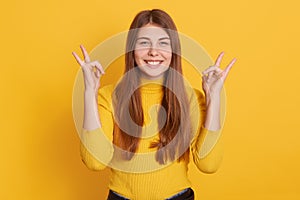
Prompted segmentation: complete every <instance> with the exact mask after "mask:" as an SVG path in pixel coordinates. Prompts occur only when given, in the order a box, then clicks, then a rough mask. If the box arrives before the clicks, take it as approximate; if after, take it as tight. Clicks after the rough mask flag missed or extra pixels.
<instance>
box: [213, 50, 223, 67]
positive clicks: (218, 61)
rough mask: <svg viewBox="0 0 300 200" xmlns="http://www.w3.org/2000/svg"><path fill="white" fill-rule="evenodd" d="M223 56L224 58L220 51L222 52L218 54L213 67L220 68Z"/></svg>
mask: <svg viewBox="0 0 300 200" xmlns="http://www.w3.org/2000/svg"><path fill="white" fill-rule="evenodd" d="M223 56H224V51H222V52H221V53H220V54H219V56H218V58H217V60H216V63H215V66H218V67H220V65H221V61H222V58H223Z"/></svg>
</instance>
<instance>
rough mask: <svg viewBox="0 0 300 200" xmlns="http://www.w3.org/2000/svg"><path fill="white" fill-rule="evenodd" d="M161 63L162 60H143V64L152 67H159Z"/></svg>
mask: <svg viewBox="0 0 300 200" xmlns="http://www.w3.org/2000/svg"><path fill="white" fill-rule="evenodd" d="M162 62H163V61H162V60H145V63H147V64H149V65H153V66H157V65H160V64H161V63H162Z"/></svg>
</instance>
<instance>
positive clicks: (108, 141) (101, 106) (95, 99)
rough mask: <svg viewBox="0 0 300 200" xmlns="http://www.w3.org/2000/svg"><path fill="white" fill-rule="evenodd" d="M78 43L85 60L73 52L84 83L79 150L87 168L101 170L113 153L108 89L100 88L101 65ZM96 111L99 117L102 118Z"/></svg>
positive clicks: (102, 71) (102, 72)
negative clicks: (82, 118)
mask: <svg viewBox="0 0 300 200" xmlns="http://www.w3.org/2000/svg"><path fill="white" fill-rule="evenodd" d="M80 47H81V50H82V53H83V55H84V61H82V60H81V59H80V57H79V56H78V55H77V54H76V53H75V52H73V55H74V57H75V59H76V61H77V62H78V64H80V66H81V68H82V71H83V75H84V85H85V90H84V120H83V130H82V132H81V133H80V140H81V143H80V153H81V157H82V160H83V162H84V163H85V164H86V166H87V167H88V168H89V169H92V170H101V169H104V168H105V167H106V165H107V164H108V163H109V162H110V160H111V158H112V155H113V146H112V132H113V119H112V112H111V109H110V105H111V104H110V101H109V97H110V96H109V94H110V93H109V91H107V89H100V90H99V87H100V75H101V74H104V70H103V68H102V66H101V65H100V63H99V62H98V61H93V62H91V61H90V58H89V55H88V53H87V51H86V50H85V48H84V47H83V46H80ZM94 70H96V71H94ZM98 91H99V93H98ZM99 112H100V113H101V117H102V120H101V121H100V116H99ZM101 122H102V123H101Z"/></svg>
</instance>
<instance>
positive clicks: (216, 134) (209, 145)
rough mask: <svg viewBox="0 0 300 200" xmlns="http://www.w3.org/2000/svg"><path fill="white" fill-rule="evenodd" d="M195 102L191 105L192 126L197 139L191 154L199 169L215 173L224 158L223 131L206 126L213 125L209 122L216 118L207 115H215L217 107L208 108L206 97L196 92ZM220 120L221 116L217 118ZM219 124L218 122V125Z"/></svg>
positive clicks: (193, 142)
mask: <svg viewBox="0 0 300 200" xmlns="http://www.w3.org/2000/svg"><path fill="white" fill-rule="evenodd" d="M196 96H197V98H195V100H194V101H195V102H194V103H192V104H191V105H194V107H193V108H192V109H191V110H192V112H191V119H192V126H193V127H194V130H193V132H195V137H194V139H193V141H192V145H191V152H192V155H193V160H194V163H195V165H196V166H197V168H198V169H199V170H200V171H202V172H204V173H214V172H216V171H217V170H218V168H219V167H220V164H221V162H222V157H223V150H222V137H221V131H220V130H219V129H218V130H211V129H209V128H207V126H206V124H212V123H210V122H208V120H209V119H210V120H213V119H214V117H213V115H212V116H209V115H208V114H207V113H209V112H211V113H215V112H216V109H217V108H216V107H212V105H210V106H206V100H205V95H204V94H203V93H201V92H200V91H198V90H196ZM216 118H219V116H216ZM216 124H217V125H218V124H219V123H218V121H217V123H216Z"/></svg>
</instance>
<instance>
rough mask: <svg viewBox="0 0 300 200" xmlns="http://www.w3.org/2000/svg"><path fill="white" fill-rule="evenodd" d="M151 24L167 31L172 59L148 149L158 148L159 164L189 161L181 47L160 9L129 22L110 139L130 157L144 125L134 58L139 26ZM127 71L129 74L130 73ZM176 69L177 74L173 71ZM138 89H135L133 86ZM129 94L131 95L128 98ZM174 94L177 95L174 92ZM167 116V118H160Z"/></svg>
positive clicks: (114, 101) (176, 34)
mask: <svg viewBox="0 0 300 200" xmlns="http://www.w3.org/2000/svg"><path fill="white" fill-rule="evenodd" d="M148 23H150V24H154V25H156V26H159V27H161V28H164V30H165V31H166V32H167V34H168V35H169V37H170V41H171V48H172V59H171V63H170V68H172V70H170V69H169V70H168V71H167V72H166V74H165V76H164V82H163V85H165V86H163V87H162V88H163V98H162V101H161V105H162V107H164V109H165V111H166V114H165V115H164V113H163V112H164V110H163V108H161V109H160V110H159V111H158V126H159V127H163V128H162V129H161V130H160V132H159V140H158V141H156V142H153V143H152V144H151V145H150V148H157V149H158V151H157V152H156V160H157V162H159V163H160V164H165V163H166V162H167V161H174V160H176V159H177V161H178V162H180V161H181V160H186V161H189V148H188V147H189V145H190V140H191V124H190V120H189V113H190V111H189V104H188V100H187V96H186V91H185V87H184V81H183V78H182V65H181V56H180V55H181V47H180V41H179V36H178V33H177V28H176V26H175V23H174V22H173V20H172V18H171V17H170V16H169V15H168V14H167V13H166V12H164V11H162V10H160V9H153V10H145V11H141V12H139V13H138V14H137V15H136V16H135V18H134V20H133V21H132V23H131V25H130V29H129V32H128V35H127V41H126V54H125V72H124V76H123V77H122V79H121V81H120V82H119V83H118V84H117V86H116V88H115V90H114V98H113V105H114V114H115V120H116V122H117V123H115V127H114V138H113V142H114V144H115V145H117V146H118V147H119V148H121V149H122V150H123V151H122V158H123V159H125V160H131V159H132V157H133V156H134V153H135V152H136V150H137V148H138V146H139V141H140V138H141V133H142V126H143V124H144V113H143V108H142V102H141V92H140V89H139V84H140V78H139V75H138V73H131V72H136V71H137V69H138V68H137V64H136V62H135V59H134V48H135V44H136V38H137V34H138V28H141V27H143V26H145V25H146V24H148ZM129 72H130V73H129ZM174 72H176V73H174ZM136 88H138V89H136ZM129 94H132V95H131V96H130V97H129V96H128V95H129ZM175 94H176V95H175ZM163 118H166V119H163ZM163 123H164V124H163Z"/></svg>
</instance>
